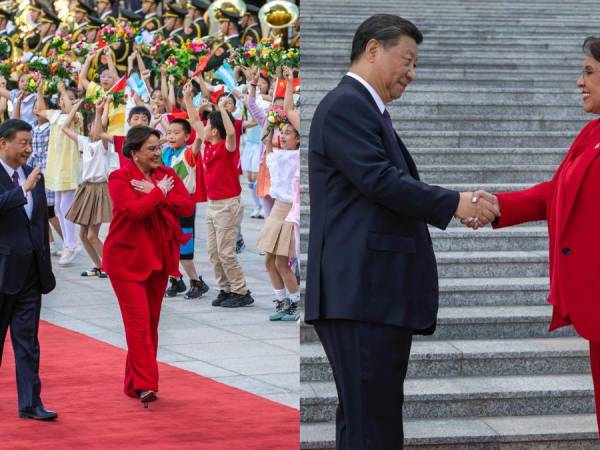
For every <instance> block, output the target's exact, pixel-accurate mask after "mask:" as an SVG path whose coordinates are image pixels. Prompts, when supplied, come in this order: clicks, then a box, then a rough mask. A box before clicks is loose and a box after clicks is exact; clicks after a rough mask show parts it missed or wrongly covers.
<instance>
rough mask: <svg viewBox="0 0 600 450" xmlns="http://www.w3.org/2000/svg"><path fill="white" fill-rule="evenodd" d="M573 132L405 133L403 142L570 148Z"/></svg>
mask: <svg viewBox="0 0 600 450" xmlns="http://www.w3.org/2000/svg"><path fill="white" fill-rule="evenodd" d="M576 134H577V133H576V132H573V131H567V132H562V131H507V132H494V131H470V132H467V131H416V130H415V131H403V132H402V136H401V138H402V140H403V141H404V143H405V144H406V145H407V147H408V148H409V149H410V148H412V147H431V148H439V147H445V148H471V147H482V148H483V147H494V148H496V147H528V148H531V147H542V148H565V147H570V145H571V142H572V141H573V139H574V138H575V136H576Z"/></svg>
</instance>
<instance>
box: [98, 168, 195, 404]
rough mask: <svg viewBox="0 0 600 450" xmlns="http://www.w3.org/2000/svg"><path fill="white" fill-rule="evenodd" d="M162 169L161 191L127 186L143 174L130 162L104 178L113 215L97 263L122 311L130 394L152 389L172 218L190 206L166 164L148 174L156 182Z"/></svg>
mask: <svg viewBox="0 0 600 450" xmlns="http://www.w3.org/2000/svg"><path fill="white" fill-rule="evenodd" d="M165 175H170V176H172V177H173V179H174V183H175V185H174V187H173V189H172V190H171V191H170V192H169V193H168V194H167V195H166V196H165V195H164V194H163V192H162V191H161V190H160V189H159V188H158V187H155V188H154V189H153V190H152V191H150V192H149V193H147V194H144V193H142V192H138V191H136V190H135V189H133V187H132V186H131V180H133V179H136V180H143V179H144V175H143V174H142V172H141V171H140V170H139V169H138V168H137V167H136V166H135V164H133V163H132V162H128V163H127V164H125V165H124V166H123V167H122V168H121V169H119V170H116V171H115V172H113V173H112V174H111V175H110V177H109V180H108V189H109V192H110V196H111V199H112V201H113V221H112V222H111V225H110V229H109V232H108V236H107V237H106V241H105V243H104V259H103V262H102V264H103V268H104V270H105V272H106V273H107V274H108V276H109V277H110V281H111V283H112V286H113V289H114V291H115V294H116V296H117V299H118V301H119V306H120V308H121V315H122V316H123V324H124V326H125V336H126V338H127V348H128V352H127V362H126V366H125V393H126V394H127V395H130V396H132V397H136V396H137V395H138V394H139V392H141V391H146V390H152V391H158V366H157V363H156V352H157V348H158V322H159V319H160V308H161V304H162V299H163V296H164V293H165V289H166V286H167V279H168V276H169V275H178V274H179V271H178V264H179V245H180V243H181V242H183V241H184V240H185V239H186V236H184V235H183V234H182V232H181V228H180V226H179V221H178V219H177V218H178V217H186V216H190V215H191V214H192V213H193V211H194V207H195V205H194V201H193V200H192V198H191V196H190V195H189V193H188V191H187V189H186V188H185V186H184V184H183V182H182V181H181V180H180V178H179V177H178V176H177V175H176V174H175V172H174V171H173V170H172V169H170V168H168V167H160V168H158V169H156V170H154V172H153V173H152V175H151V177H150V178H151V180H152V181H153V182H154V183H155V184H156V182H157V181H158V180H160V179H162V178H163V177H164V176H165Z"/></svg>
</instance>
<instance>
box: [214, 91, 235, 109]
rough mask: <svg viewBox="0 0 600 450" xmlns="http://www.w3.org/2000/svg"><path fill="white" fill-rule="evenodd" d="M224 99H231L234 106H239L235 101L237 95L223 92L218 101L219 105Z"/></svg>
mask: <svg viewBox="0 0 600 450" xmlns="http://www.w3.org/2000/svg"><path fill="white" fill-rule="evenodd" d="M223 97H229V98H230V99H231V100H233V106H235V105H237V101H236V99H235V95H233V94H232V93H230V92H223V93H222V94H221V95H219V99H218V100H217V105H218V104H219V102H220V101H221V99H222V98H223Z"/></svg>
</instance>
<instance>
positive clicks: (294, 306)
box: [280, 302, 300, 322]
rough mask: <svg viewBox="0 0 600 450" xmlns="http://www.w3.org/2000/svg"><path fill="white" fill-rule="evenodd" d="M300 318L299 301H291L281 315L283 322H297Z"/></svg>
mask: <svg viewBox="0 0 600 450" xmlns="http://www.w3.org/2000/svg"><path fill="white" fill-rule="evenodd" d="M299 318H300V313H299V312H298V303H297V302H290V303H289V304H288V307H287V308H286V309H285V310H284V311H283V316H281V319H280V320H281V321H282V322H295V321H297V320H298V319H299Z"/></svg>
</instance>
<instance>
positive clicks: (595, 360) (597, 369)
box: [590, 341, 600, 431]
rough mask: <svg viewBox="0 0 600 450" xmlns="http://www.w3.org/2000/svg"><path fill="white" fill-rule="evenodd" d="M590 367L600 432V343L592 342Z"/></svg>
mask: <svg viewBox="0 0 600 450" xmlns="http://www.w3.org/2000/svg"><path fill="white" fill-rule="evenodd" d="M590 365H591V367H592V378H593V379H594V398H595V399H596V420H597V421H598V431H600V342H592V341H590Z"/></svg>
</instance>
